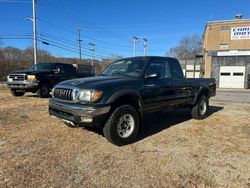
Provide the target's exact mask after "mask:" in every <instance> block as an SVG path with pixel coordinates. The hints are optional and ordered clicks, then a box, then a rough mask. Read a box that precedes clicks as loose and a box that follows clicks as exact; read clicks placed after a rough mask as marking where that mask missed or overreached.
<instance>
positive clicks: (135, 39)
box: [132, 36, 139, 56]
mask: <svg viewBox="0 0 250 188" xmlns="http://www.w3.org/2000/svg"><path fill="white" fill-rule="evenodd" d="M132 39H133V55H134V56H136V43H137V42H139V39H138V38H137V37H135V36H133V37H132Z"/></svg>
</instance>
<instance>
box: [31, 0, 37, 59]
mask: <svg viewBox="0 0 250 188" xmlns="http://www.w3.org/2000/svg"><path fill="white" fill-rule="evenodd" d="M32 7H33V20H32V21H33V43H34V64H37V44H36V0H32Z"/></svg>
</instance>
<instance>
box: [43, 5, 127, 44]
mask: <svg viewBox="0 0 250 188" xmlns="http://www.w3.org/2000/svg"><path fill="white" fill-rule="evenodd" d="M44 2H45V3H44ZM39 4H40V5H41V6H44V7H46V8H48V9H49V10H50V11H51V12H53V13H54V14H55V13H56V14H58V15H60V16H63V17H65V18H67V19H69V20H71V21H73V22H75V23H76V24H77V25H83V26H84V27H86V28H87V29H89V30H91V31H94V32H96V33H101V32H100V31H98V30H96V29H95V28H96V27H98V26H93V25H92V24H88V25H87V24H85V23H82V22H81V21H80V19H79V18H78V17H76V16H74V15H72V13H71V12H70V11H67V10H66V9H62V8H60V7H58V6H56V5H55V4H53V3H52V2H51V1H50V2H49V1H46V0H43V3H42V2H41V1H39ZM85 22H86V21H85ZM101 29H102V28H101ZM109 33H111V32H109ZM113 35H114V33H113ZM115 35H116V38H118V39H120V40H122V41H124V40H126V41H128V39H127V37H126V36H124V38H123V39H121V35H120V37H118V35H117V34H115ZM125 38H126V39H125Z"/></svg>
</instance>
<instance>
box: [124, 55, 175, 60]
mask: <svg viewBox="0 0 250 188" xmlns="http://www.w3.org/2000/svg"><path fill="white" fill-rule="evenodd" d="M123 59H124V60H127V59H143V60H148V59H176V58H174V57H167V56H135V57H126V58H121V59H119V60H123Z"/></svg>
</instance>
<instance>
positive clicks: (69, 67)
mask: <svg viewBox="0 0 250 188" xmlns="http://www.w3.org/2000/svg"><path fill="white" fill-rule="evenodd" d="M63 66H64V71H65V73H74V72H76V68H75V67H74V66H72V65H63Z"/></svg>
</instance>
